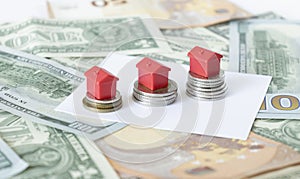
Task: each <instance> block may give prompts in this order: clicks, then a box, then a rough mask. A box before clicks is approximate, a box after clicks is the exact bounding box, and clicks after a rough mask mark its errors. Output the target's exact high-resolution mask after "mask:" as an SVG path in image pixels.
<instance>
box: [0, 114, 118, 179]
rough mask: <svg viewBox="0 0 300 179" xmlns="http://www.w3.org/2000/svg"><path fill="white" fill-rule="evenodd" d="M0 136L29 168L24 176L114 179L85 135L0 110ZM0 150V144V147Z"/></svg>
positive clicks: (102, 157) (23, 177)
mask: <svg viewBox="0 0 300 179" xmlns="http://www.w3.org/2000/svg"><path fill="white" fill-rule="evenodd" d="M0 135H1V136H2V137H3V138H4V139H5V140H6V141H7V142H8V143H9V145H10V146H12V148H13V149H14V150H15V151H16V153H17V154H18V155H19V156H20V157H22V159H23V160H25V161H26V162H27V163H28V164H29V167H28V169H27V170H25V171H23V172H22V173H20V174H19V175H17V176H14V178H16V179H19V178H20V179H21V178H22V179H25V178H45V179H47V178H64V179H69V178H70V179H71V178H97V179H102V178H108V179H111V178H118V176H117V174H116V173H115V171H114V170H113V169H112V167H111V166H110V164H109V163H108V161H107V160H106V158H105V157H104V156H103V155H102V153H101V152H100V151H99V150H98V149H97V147H95V145H94V144H93V143H92V142H91V141H89V140H88V139H86V138H85V137H80V136H76V135H74V134H72V133H68V132H64V131H62V130H59V129H55V128H52V127H48V126H44V125H41V124H37V123H33V122H31V121H30V120H26V119H24V118H23V117H19V116H16V115H13V114H11V113H9V112H6V111H3V110H1V111H0ZM1 149H2V147H1Z"/></svg>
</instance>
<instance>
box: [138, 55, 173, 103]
mask: <svg viewBox="0 0 300 179" xmlns="http://www.w3.org/2000/svg"><path fill="white" fill-rule="evenodd" d="M136 67H137V68H138V70H139V79H138V81H136V82H135V83H134V87H133V100H134V101H135V102H137V103H140V104H143V105H146V106H166V105H169V104H172V103H174V102H175V100H176V98H177V95H178V94H177V84H176V82H175V81H173V80H170V79H168V73H169V71H170V70H171V69H170V68H168V67H166V66H164V65H162V64H160V63H158V62H156V61H154V60H152V59H150V58H147V57H145V58H143V59H142V60H141V61H140V62H139V63H138V64H137V65H136Z"/></svg>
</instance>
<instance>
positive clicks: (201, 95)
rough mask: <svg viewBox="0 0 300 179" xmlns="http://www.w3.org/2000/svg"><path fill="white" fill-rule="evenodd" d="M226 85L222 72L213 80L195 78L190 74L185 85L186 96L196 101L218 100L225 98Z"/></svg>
mask: <svg viewBox="0 0 300 179" xmlns="http://www.w3.org/2000/svg"><path fill="white" fill-rule="evenodd" d="M226 92H227V85H226V83H225V75H224V72H223V71H221V72H220V74H219V75H217V76H216V77H213V78H208V79H206V78H201V77H199V78H198V77H195V76H193V75H192V74H191V73H189V75H188V81H187V84H186V94H187V95H188V96H189V97H191V98H194V99H197V100H199V99H200V100H201V99H202V100H218V99H222V98H224V97H225V95H226Z"/></svg>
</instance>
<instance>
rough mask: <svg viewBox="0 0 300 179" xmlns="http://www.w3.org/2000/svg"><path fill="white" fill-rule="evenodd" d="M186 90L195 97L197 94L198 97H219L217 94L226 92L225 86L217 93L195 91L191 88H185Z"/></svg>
mask: <svg viewBox="0 0 300 179" xmlns="http://www.w3.org/2000/svg"><path fill="white" fill-rule="evenodd" d="M187 90H188V91H190V93H192V94H195V95H197V94H199V95H207V96H215V95H219V94H222V93H224V92H226V91H227V86H225V87H224V88H222V89H220V90H218V91H197V90H194V89H192V88H187Z"/></svg>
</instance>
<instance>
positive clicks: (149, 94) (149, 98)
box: [132, 80, 178, 106]
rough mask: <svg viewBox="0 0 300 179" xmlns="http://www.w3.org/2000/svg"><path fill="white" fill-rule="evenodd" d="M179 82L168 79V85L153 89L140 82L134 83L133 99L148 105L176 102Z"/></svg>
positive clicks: (163, 104) (164, 104)
mask: <svg viewBox="0 0 300 179" xmlns="http://www.w3.org/2000/svg"><path fill="white" fill-rule="evenodd" d="M177 89H178V87H177V84H176V82H175V81H173V80H169V81H168V87H167V88H164V89H159V90H155V91H152V90H150V89H148V88H146V87H144V86H142V85H140V84H139V83H138V81H136V82H135V83H134V88H133V94H132V97H133V100H134V101H135V102H137V103H140V104H143V105H147V106H166V105H169V104H172V103H174V101H175V100H176V98H177V95H178V94H177Z"/></svg>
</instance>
